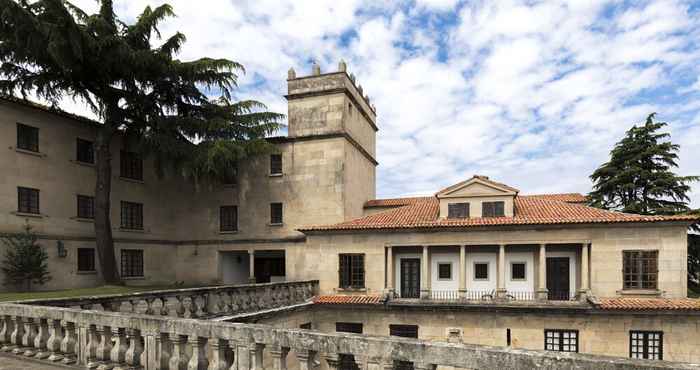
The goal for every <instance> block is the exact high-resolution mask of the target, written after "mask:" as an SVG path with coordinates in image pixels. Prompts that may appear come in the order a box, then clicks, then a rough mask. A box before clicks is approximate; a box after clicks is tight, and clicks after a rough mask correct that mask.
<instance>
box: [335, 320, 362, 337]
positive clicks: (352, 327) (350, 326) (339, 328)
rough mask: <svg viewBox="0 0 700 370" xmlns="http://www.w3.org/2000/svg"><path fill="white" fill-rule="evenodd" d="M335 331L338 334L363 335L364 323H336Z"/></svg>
mask: <svg viewBox="0 0 700 370" xmlns="http://www.w3.org/2000/svg"><path fill="white" fill-rule="evenodd" d="M335 331H336V332H338V333H355V334H362V323H359V322H336V323H335Z"/></svg>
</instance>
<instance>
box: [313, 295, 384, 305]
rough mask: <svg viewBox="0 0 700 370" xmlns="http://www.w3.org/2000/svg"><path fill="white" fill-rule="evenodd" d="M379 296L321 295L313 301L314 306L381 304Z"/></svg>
mask: <svg viewBox="0 0 700 370" xmlns="http://www.w3.org/2000/svg"><path fill="white" fill-rule="evenodd" d="M382 303H383V300H382V297H381V296H379V295H321V296H318V297H316V298H315V299H314V304H324V305H338V304H363V305H364V304H371V305H378V304H382Z"/></svg>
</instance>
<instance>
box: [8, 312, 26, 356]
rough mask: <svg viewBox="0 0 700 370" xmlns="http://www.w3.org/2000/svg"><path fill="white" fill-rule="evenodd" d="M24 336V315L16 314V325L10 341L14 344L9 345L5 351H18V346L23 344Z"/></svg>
mask: <svg viewBox="0 0 700 370" xmlns="http://www.w3.org/2000/svg"><path fill="white" fill-rule="evenodd" d="M23 336H24V323H23V322H22V316H16V317H15V323H14V327H13V330H12V334H11V335H10V342H11V343H12V345H10V346H8V347H7V348H6V349H5V352H12V353H15V351H17V350H18V348H19V347H20V346H22V337H23ZM17 353H19V352H17Z"/></svg>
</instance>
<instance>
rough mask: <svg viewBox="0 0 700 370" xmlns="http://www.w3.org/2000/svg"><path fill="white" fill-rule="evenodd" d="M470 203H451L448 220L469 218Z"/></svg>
mask: <svg viewBox="0 0 700 370" xmlns="http://www.w3.org/2000/svg"><path fill="white" fill-rule="evenodd" d="M468 217H469V203H450V204H448V205H447V218H468Z"/></svg>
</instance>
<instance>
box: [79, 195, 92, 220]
mask: <svg viewBox="0 0 700 370" xmlns="http://www.w3.org/2000/svg"><path fill="white" fill-rule="evenodd" d="M77 198H78V218H95V198H94V197H91V196H88V195H78V197H77Z"/></svg>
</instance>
